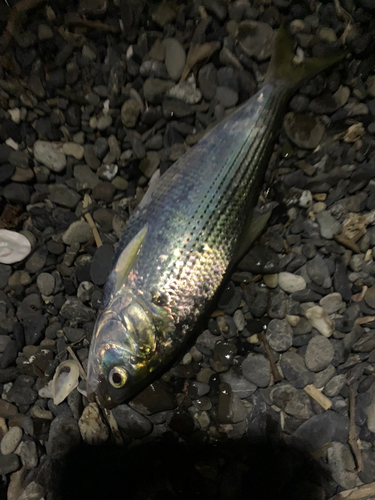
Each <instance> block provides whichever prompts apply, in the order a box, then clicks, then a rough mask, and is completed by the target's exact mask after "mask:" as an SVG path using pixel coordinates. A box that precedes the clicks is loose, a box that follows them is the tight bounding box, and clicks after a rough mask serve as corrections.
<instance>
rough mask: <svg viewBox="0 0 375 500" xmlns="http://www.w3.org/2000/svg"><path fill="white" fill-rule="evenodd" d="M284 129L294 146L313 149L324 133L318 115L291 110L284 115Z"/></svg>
mask: <svg viewBox="0 0 375 500" xmlns="http://www.w3.org/2000/svg"><path fill="white" fill-rule="evenodd" d="M284 130H285V132H286V135H287V136H288V137H289V139H290V140H291V141H292V142H293V143H294V144H296V146H298V147H300V148H304V149H315V148H316V147H317V146H318V145H319V144H320V141H321V140H322V138H323V136H324V133H325V127H324V125H323V123H322V122H321V121H320V119H319V118H318V117H315V116H310V115H305V114H296V113H293V112H292V111H291V112H289V113H287V114H286V115H285V118H284Z"/></svg>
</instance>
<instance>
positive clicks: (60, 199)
mask: <svg viewBox="0 0 375 500" xmlns="http://www.w3.org/2000/svg"><path fill="white" fill-rule="evenodd" d="M49 189H50V194H49V195H48V199H49V200H50V201H52V202H53V203H56V204H57V205H60V206H62V207H65V208H75V207H76V206H77V203H78V202H79V201H80V199H81V197H80V195H79V194H78V193H76V192H75V191H73V189H69V188H68V187H66V186H64V185H63V184H56V185H51V186H49Z"/></svg>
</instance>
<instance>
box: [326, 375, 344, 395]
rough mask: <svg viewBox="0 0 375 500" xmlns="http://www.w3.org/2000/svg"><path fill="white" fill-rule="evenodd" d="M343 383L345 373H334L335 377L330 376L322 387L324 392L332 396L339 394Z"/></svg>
mask: <svg viewBox="0 0 375 500" xmlns="http://www.w3.org/2000/svg"><path fill="white" fill-rule="evenodd" d="M345 384H346V375H344V374H342V375H336V376H335V377H332V378H331V380H330V381H329V382H328V383H327V384H326V386H325V387H324V394H325V395H326V396H328V397H330V398H333V397H335V396H337V395H338V394H339V392H340V391H341V389H342V388H343V387H344V385H345Z"/></svg>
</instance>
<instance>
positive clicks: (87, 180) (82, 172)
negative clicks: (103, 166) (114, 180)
mask: <svg viewBox="0 0 375 500" xmlns="http://www.w3.org/2000/svg"><path fill="white" fill-rule="evenodd" d="M99 166H100V162H99ZM73 174H74V178H75V179H77V181H79V183H80V184H81V185H82V188H83V189H87V188H89V189H94V187H95V186H97V185H98V184H99V183H100V179H99V177H98V176H97V175H96V174H95V172H93V171H92V170H91V168H90V167H89V166H88V165H75V166H74V169H73Z"/></svg>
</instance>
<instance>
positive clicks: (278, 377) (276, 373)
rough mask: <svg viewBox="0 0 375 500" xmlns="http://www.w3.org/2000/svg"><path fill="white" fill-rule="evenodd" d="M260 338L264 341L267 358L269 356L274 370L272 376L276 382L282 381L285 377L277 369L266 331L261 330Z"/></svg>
mask: <svg viewBox="0 0 375 500" xmlns="http://www.w3.org/2000/svg"><path fill="white" fill-rule="evenodd" d="M259 338H260V340H261V341H262V343H263V347H264V350H265V351H266V354H267V358H268V361H269V363H270V366H271V372H272V376H273V381H274V382H275V383H276V382H280V381H281V380H283V377H282V376H281V375H280V372H279V370H278V369H277V366H276V363H275V360H274V359H273V354H272V351H271V348H270V346H269V344H268V342H267V339H266V334H265V333H264V332H261V333H260V334H259Z"/></svg>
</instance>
